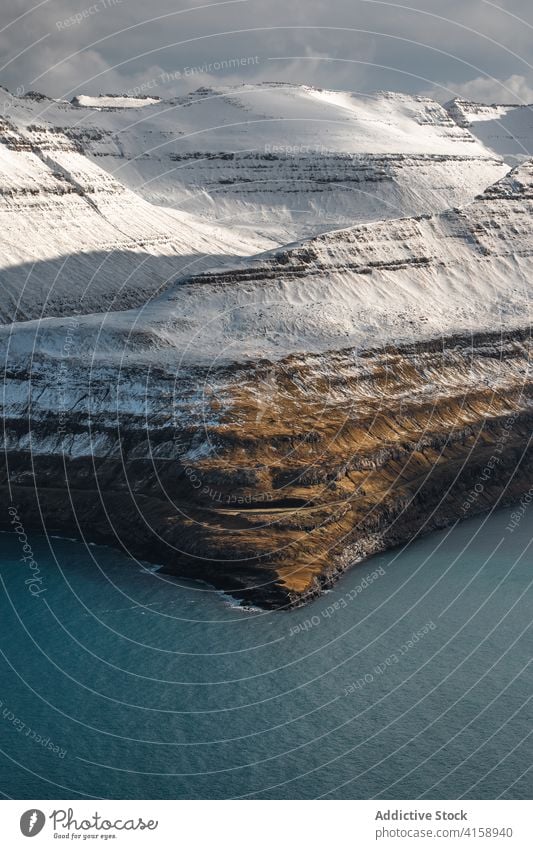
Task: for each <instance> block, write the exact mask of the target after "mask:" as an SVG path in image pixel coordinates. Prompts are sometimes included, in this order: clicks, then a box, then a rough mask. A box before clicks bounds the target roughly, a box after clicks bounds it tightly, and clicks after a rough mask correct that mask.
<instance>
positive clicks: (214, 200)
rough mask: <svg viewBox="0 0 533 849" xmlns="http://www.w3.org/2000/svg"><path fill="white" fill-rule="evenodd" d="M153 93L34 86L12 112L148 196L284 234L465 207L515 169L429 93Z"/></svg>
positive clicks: (275, 87) (276, 89)
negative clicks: (63, 92) (67, 98)
mask: <svg viewBox="0 0 533 849" xmlns="http://www.w3.org/2000/svg"><path fill="white" fill-rule="evenodd" d="M146 103H147V104H148V105H143V106H139V99H138V98H126V97H122V98H110V97H105V98H84V97H83V96H80V97H78V98H77V99H76V100H75V104H70V103H65V102H58V101H53V100H50V99H45V98H44V99H43V97H42V96H41V95H33V94H32V93H30V94H28V95H27V96H25V97H23V98H13V100H12V106H11V109H10V113H9V117H10V119H11V120H13V121H14V122H15V123H16V124H17V125H18V126H20V125H26V126H27V125H28V124H30V125H37V126H48V127H54V128H59V129H60V130H61V131H62V132H63V133H65V134H66V135H67V136H68V137H69V138H70V139H71V140H72V141H73V142H75V143H76V145H77V146H78V149H79V150H81V151H83V152H85V153H86V154H88V155H90V156H91V157H92V158H93V160H94V161H95V162H97V164H98V165H99V166H100V167H102V168H104V169H105V170H107V171H108V172H109V173H111V174H112V175H113V176H114V177H115V178H116V179H118V180H119V181H120V182H121V183H123V184H124V185H126V186H128V187H129V188H130V189H132V190H133V191H135V192H137V193H139V194H141V195H142V196H143V197H144V198H145V199H147V200H149V201H151V202H153V203H156V204H158V205H163V206H165V207H167V208H173V209H179V210H186V211H188V212H191V213H194V214H196V215H201V216H202V217H203V218H204V219H205V218H208V219H210V220H214V221H217V222H221V223H225V222H226V223H230V222H231V224H232V225H233V226H236V225H242V226H244V227H248V228H253V230H254V231H256V232H259V233H263V234H266V235H267V236H268V237H270V238H273V239H274V240H275V241H277V243H278V244H282V243H284V242H288V241H291V240H293V239H295V238H300V237H301V236H309V235H314V234H316V233H318V232H323V231H325V230H327V229H335V228H339V227H343V226H348V225H349V224H352V223H354V222H356V221H371V220H379V219H385V218H398V217H401V216H405V215H416V214H420V213H426V212H435V211H439V210H442V209H445V208H447V207H449V206H454V205H457V204H462V203H466V202H468V201H469V200H471V199H472V198H473V197H474V196H475V195H476V194H478V193H479V192H480V191H482V190H483V189H484V188H485V187H486V186H487V185H489V184H490V183H493V182H495V181H496V180H497V179H498V178H499V177H501V176H502V175H503V174H504V173H505V170H506V169H505V166H504V165H503V164H502V162H501V159H500V157H499V156H497V155H495V154H494V152H493V151H492V150H489V149H488V148H487V147H486V146H485V145H484V144H482V143H481V142H480V141H479V140H478V139H476V138H475V137H474V135H472V133H471V132H470V131H469V130H468V129H466V128H464V127H461V126H458V124H457V123H456V122H455V121H454V120H453V119H452V118H451V117H450V115H449V114H448V112H447V111H446V110H445V109H443V107H442V106H440V105H439V104H438V103H436V102H435V101H433V100H431V99H429V98H426V97H416V96H410V95H400V94H391V93H387V92H384V93H378V94H375V95H362V94H350V93H347V92H333V91H325V90H321V89H316V88H312V87H307V86H293V85H287V84H276V83H272V84H266V83H265V84H262V85H258V86H251V85H243V86H239V87H236V88H230V89H219V90H214V89H199V90H198V91H196V92H194V93H193V94H191V95H188V96H186V97H179V98H175V99H173V100H167V101H163V100H162V101H159V102H156V103H150V102H149V101H146Z"/></svg>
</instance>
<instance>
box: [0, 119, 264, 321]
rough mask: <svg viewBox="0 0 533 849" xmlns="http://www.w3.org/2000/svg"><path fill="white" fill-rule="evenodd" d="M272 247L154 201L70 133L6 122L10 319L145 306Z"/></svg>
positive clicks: (1, 316) (0, 239)
mask: <svg viewBox="0 0 533 849" xmlns="http://www.w3.org/2000/svg"><path fill="white" fill-rule="evenodd" d="M270 244H272V243H271V242H269V241H268V240H266V239H263V238H261V237H259V236H254V235H252V234H251V233H250V232H249V231H246V232H244V233H239V229H238V228H237V227H235V228H231V229H230V228H228V227H225V226H223V225H212V224H210V223H209V222H205V221H200V220H198V219H197V218H196V217H195V216H193V215H191V214H189V213H186V212H180V211H177V210H172V209H162V208H158V207H157V206H154V205H153V204H150V203H148V202H147V201H146V200H144V199H143V198H142V197H140V196H139V195H138V194H136V193H135V192H132V191H131V190H130V189H127V188H126V187H125V186H123V185H122V184H121V183H119V182H118V181H117V180H116V179H115V178H113V177H112V176H111V175H110V174H108V173H107V172H106V171H104V170H103V169H101V168H100V167H99V166H98V165H97V164H96V163H95V162H94V161H93V160H92V159H90V158H88V157H87V156H85V155H84V154H83V153H82V152H81V151H80V148H79V146H78V145H77V144H76V143H75V142H73V141H72V140H71V139H69V138H67V137H66V136H65V135H64V134H63V133H62V132H61V131H60V130H57V129H55V128H53V127H49V126H46V125H43V126H40V127H37V126H36V125H34V124H29V125H26V126H22V127H21V126H16V125H15V124H14V123H13V122H12V121H10V120H7V119H4V120H3V121H0V256H1V272H0V273H1V285H2V299H1V301H0V321H12V320H14V319H18V320H21V319H25V318H35V317H38V316H40V315H58V314H61V313H70V312H72V311H73V310H75V311H77V312H80V311H81V312H102V311H106V310H108V309H111V310H112V309H125V308H127V307H128V306H133V305H140V304H142V303H144V302H145V301H146V299H147V298H148V297H150V296H151V295H153V294H154V293H157V292H159V291H162V290H163V289H164V288H165V286H167V285H169V283H170V282H172V281H174V280H175V279H176V277H178V276H179V274H180V273H183V272H184V271H188V272H189V273H190V271H191V270H193V269H195V268H198V267H203V265H204V264H205V262H207V264H212V263H213V262H214V261H219V262H220V261H222V260H223V258H224V256H226V255H229V256H231V257H232V259H233V260H234V259H235V257H237V256H242V255H249V254H250V253H253V252H256V251H257V250H258V249H261V247H263V248H264V247H267V246H269V245H270Z"/></svg>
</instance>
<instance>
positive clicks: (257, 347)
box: [0, 161, 533, 607]
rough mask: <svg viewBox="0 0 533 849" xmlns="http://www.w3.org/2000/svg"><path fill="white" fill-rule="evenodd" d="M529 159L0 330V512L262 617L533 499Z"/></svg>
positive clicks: (532, 176) (532, 196)
mask: <svg viewBox="0 0 533 849" xmlns="http://www.w3.org/2000/svg"><path fill="white" fill-rule="evenodd" d="M532 213H533V165H532V163H531V162H530V161H528V162H525V163H523V164H522V165H521V166H519V167H518V168H516V169H515V170H514V171H512V172H511V173H510V174H509V175H508V176H506V177H505V178H503V179H502V180H500V181H499V182H497V183H495V184H494V185H493V186H491V187H489V188H488V189H487V190H486V191H484V192H483V193H482V194H480V195H479V196H478V197H477V198H476V199H475V200H474V201H472V202H471V203H470V204H467V205H465V206H463V207H461V208H456V209H453V210H450V211H447V212H443V213H440V214H437V215H433V216H427V215H424V216H418V217H415V218H405V219H402V220H393V221H384V222H376V223H372V224H366V225H358V226H356V227H351V228H348V229H344V230H340V231H336V232H332V233H326V234H323V235H320V236H317V237H315V238H313V239H310V240H308V241H306V242H301V243H298V244H295V245H292V246H288V247H286V248H284V249H282V250H275V251H269V252H266V253H263V254H262V255H260V256H258V257H255V258H252V259H247V260H242V261H240V263H238V264H237V265H235V266H234V267H232V268H220V269H219V270H210V271H206V272H201V273H199V274H196V275H193V276H191V277H188V278H182V279H181V280H180V281H179V282H178V283H177V284H175V285H174V286H172V287H170V288H169V289H168V290H167V291H166V292H165V293H164V294H162V295H161V296H160V297H158V298H154V299H152V300H151V301H150V303H149V304H148V305H146V306H144V307H143V308H141V309H138V310H129V311H126V312H121V313H120V312H117V313H110V314H108V315H105V316H98V315H96V316H80V317H74V318H73V317H71V318H62V319H61V318H55V319H49V320H48V321H46V322H44V323H39V322H25V323H21V324H17V325H14V326H13V327H10V328H0V342H1V345H2V355H3V358H4V361H5V363H6V373H5V392H4V423H5V434H4V438H5V447H6V453H5V464H4V466H3V469H2V472H1V483H2V487H3V494H4V497H5V498H6V500H8V501H9V500H13V501H14V502H15V503H17V505H18V506H19V508H20V512H21V515H22V516H23V517H24V521H25V522H26V524H27V526H28V527H30V526H34V527H42V525H43V523H44V526H45V527H46V529H47V530H52V529H54V530H59V531H63V532H68V533H70V534H72V533H76V534H77V535H80V536H84V538H86V539H89V540H92V541H100V542H106V543H110V544H115V545H120V546H122V547H123V548H124V549H125V550H127V551H129V552H130V553H132V554H134V555H135V556H138V557H144V558H147V559H150V560H152V561H155V562H158V563H162V564H163V565H164V568H165V569H166V570H167V571H169V572H171V573H173V574H177V575H191V576H195V577H199V578H203V579H204V580H209V581H210V582H211V583H213V584H214V585H215V586H217V587H219V588H221V589H225V590H227V591H231V592H233V593H235V594H236V595H237V596H239V597H241V598H243V599H246V600H247V601H251V602H253V603H258V604H261V605H264V606H274V607H284V606H291V605H295V604H300V603H302V601H305V600H306V599H308V598H310V597H312V596H313V595H314V594H315V593H317V592H319V591H320V589H321V588H323V587H324V586H325V585H327V584H328V583H329V582H330V581H331V580H333V579H334V577H335V576H336V575H338V574H339V573H340V572H341V571H342V570H343V569H345V568H347V567H348V566H349V565H351V564H352V563H354V562H356V561H357V560H358V559H360V558H362V557H364V556H366V555H368V554H369V553H372V552H375V551H379V550H382V549H383V548H385V547H388V546H391V545H396V544H399V543H403V542H406V541H408V540H409V539H411V538H412V537H413V535H415V534H416V533H419V532H422V531H424V530H429V529H432V528H435V527H440V526H442V525H445V524H448V523H450V522H453V521H455V520H457V519H458V518H462V517H464V516H470V515H473V514H474V513H476V512H479V511H480V510H483V509H487V507H490V506H492V505H494V504H496V503H503V502H504V501H506V500H512V499H516V498H518V497H519V496H520V495H521V494H522V493H523V492H525V491H526V490H527V489H528V488H529V486H530V485H531V474H532V471H533V458H532V455H531V451H530V435H531V430H532V424H533V414H532V407H531V403H532V383H531V366H530V358H531V350H530V349H531V340H530V333H529V327H530V317H529V304H530V301H531V295H532V291H531V287H532V285H533V284H532V282H531V281H532V280H533V261H532V247H533V246H532V242H531V222H532Z"/></svg>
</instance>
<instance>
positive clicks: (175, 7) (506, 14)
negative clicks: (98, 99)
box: [0, 0, 533, 103]
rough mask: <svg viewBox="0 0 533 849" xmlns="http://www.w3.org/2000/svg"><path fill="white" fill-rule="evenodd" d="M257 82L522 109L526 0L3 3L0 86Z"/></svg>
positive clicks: (180, 86)
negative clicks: (509, 104)
mask: <svg viewBox="0 0 533 849" xmlns="http://www.w3.org/2000/svg"><path fill="white" fill-rule="evenodd" d="M504 3H505V8H503V4H504ZM243 60H244V61H243ZM210 66H211V67H210ZM237 66H238V67H237ZM261 80H284V81H289V82H295V83H309V84H312V85H318V86H324V87H330V88H338V89H351V90H357V91H365V92H368V91H374V90H376V89H391V90H396V91H398V90H401V91H409V92H423V93H431V94H434V95H435V96H436V97H437V98H438V99H439V100H447V99H449V98H450V97H453V96H456V95H462V96H465V97H468V98H471V99H474V100H481V101H486V102H487V101H488V102H494V101H499V102H522V103H523V102H532V101H533V8H532V7H531V4H530V2H529V0H499V2H489V0H447V3H442V0H405V3H400V2H384V0H226V2H217V3H208V2H205V0H150V2H146V0H37V2H35V3H32V2H30V0H2V5H1V9H0V83H2V84H4V85H5V86H6V87H8V88H9V89H10V90H11V91H16V90H17V89H18V91H19V92H23V91H29V90H38V91H42V92H44V93H46V94H49V95H52V96H54V97H72V96H73V95H74V94H78V93H84V92H85V93H88V94H98V93H100V92H103V93H108V92H124V91H130V92H131V91H132V90H137V91H141V92H142V93H144V94H157V95H158V96H161V97H166V96H170V95H173V94H178V93H182V92H184V91H189V90H192V89H195V88H198V87H199V86H200V85H215V86H216V85H222V84H228V83H229V84H233V83H240V82H242V81H245V82H249V83H256V82H259V81H261Z"/></svg>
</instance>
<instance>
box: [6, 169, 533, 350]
mask: <svg viewBox="0 0 533 849" xmlns="http://www.w3.org/2000/svg"><path fill="white" fill-rule="evenodd" d="M532 216H533V164H532V162H531V161H528V162H526V163H524V164H522V165H520V166H518V167H517V168H516V169H514V170H513V171H512V172H511V173H510V174H509V175H508V176H506V177H504V178H503V179H502V180H501V181H499V182H498V183H496V184H495V185H494V186H491V187H489V188H488V189H486V191H485V192H484V193H483V194H482V195H480V196H479V197H478V198H476V200H474V201H473V202H472V203H470V204H467V205H466V206H464V207H461V208H456V209H454V210H448V211H446V212H443V213H439V214H437V215H434V216H418V217H416V218H405V219H396V220H393V221H384V222H375V223H372V224H365V225H358V226H356V227H351V228H348V229H345V230H339V231H334V232H331V233H325V234H322V235H320V236H317V237H315V238H313V239H310V240H307V241H304V242H299V243H296V244H295V245H293V246H288V247H286V248H283V249H281V250H275V251H269V252H267V253H264V254H261V255H259V256H257V257H254V258H251V259H244V260H241V261H240V262H239V263H238V264H237V265H235V266H234V267H225V268H221V269H219V270H218V271H217V270H213V269H211V270H208V271H205V272H200V273H198V274H196V275H193V276H190V277H184V278H182V279H181V280H180V281H178V282H177V283H176V284H175V285H173V286H171V287H169V288H168V289H167V290H166V291H165V292H164V293H163V294H162V295H161V296H160V297H157V298H153V299H152V300H151V301H150V303H147V304H145V305H143V307H142V308H141V309H140V310H131V311H129V312H119V313H114V314H113V315H109V316H106V317H105V323H104V325H103V326H102V318H101V317H99V316H94V317H88V318H83V319H82V325H81V328H82V331H83V332H81V333H80V336H81V340H82V341H80V344H83V346H84V349H85V350H84V356H87V355H88V354H89V353H90V355H91V357H96V358H98V357H99V356H101V357H103V358H104V359H105V360H106V361H109V360H110V359H112V358H114V357H115V358H117V359H118V358H120V359H121V358H123V357H125V358H126V359H130V358H131V359H133V360H134V361H141V360H144V361H146V359H147V358H148V360H151V361H153V362H154V363H156V362H157V363H158V364H162V363H163V362H170V363H173V362H176V361H179V362H181V363H183V362H187V363H193V364H194V363H200V364H204V363H209V362H211V361H213V360H216V361H217V362H221V361H228V360H229V361H235V360H237V361H243V360H247V359H248V360H253V359H255V358H261V357H268V358H270V359H279V358H280V357H284V356H287V355H289V354H292V353H300V352H322V351H327V350H333V349H338V348H343V347H347V346H350V347H354V348H359V349H363V350H364V349H369V348H372V347H375V346H376V345H379V346H385V345H391V344H393V345H394V344H406V343H409V342H412V341H421V340H427V339H432V338H434V339H438V338H441V337H443V336H444V337H446V336H452V335H453V334H455V333H468V332H491V331H492V332H494V331H495V330H498V329H502V330H505V331H507V330H512V329H513V328H520V327H525V326H528V325H529V322H530V308H531V307H530V305H531V303H532V300H533V241H532V239H531V223H532ZM34 332H35V328H34V325H33V324H31V323H30V324H28V325H26V326H25V327H24V326H21V327H20V329H19V330H18V332H17V338H16V339H15V340H13V341H12V342H11V344H12V345H21V346H23V345H24V344H26V345H27V349H28V350H34V343H35V340H34ZM39 334H40V335H39V339H40V343H39V344H41V345H44V346H45V350H47V351H48V353H49V354H52V352H53V350H54V345H55V343H54V339H55V337H56V335H57V338H59V339H61V338H62V336H63V335H64V322H63V323H62V322H54V321H50V322H47V324H46V326H45V327H44V328H43V329H42V330H40V331H39ZM25 338H27V342H26V343H23V339H25ZM20 350H21V353H22V351H23V347H22V348H21V349H20ZM35 350H36V351H37V352H38V351H39V346H38V347H37V348H36V349H35Z"/></svg>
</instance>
